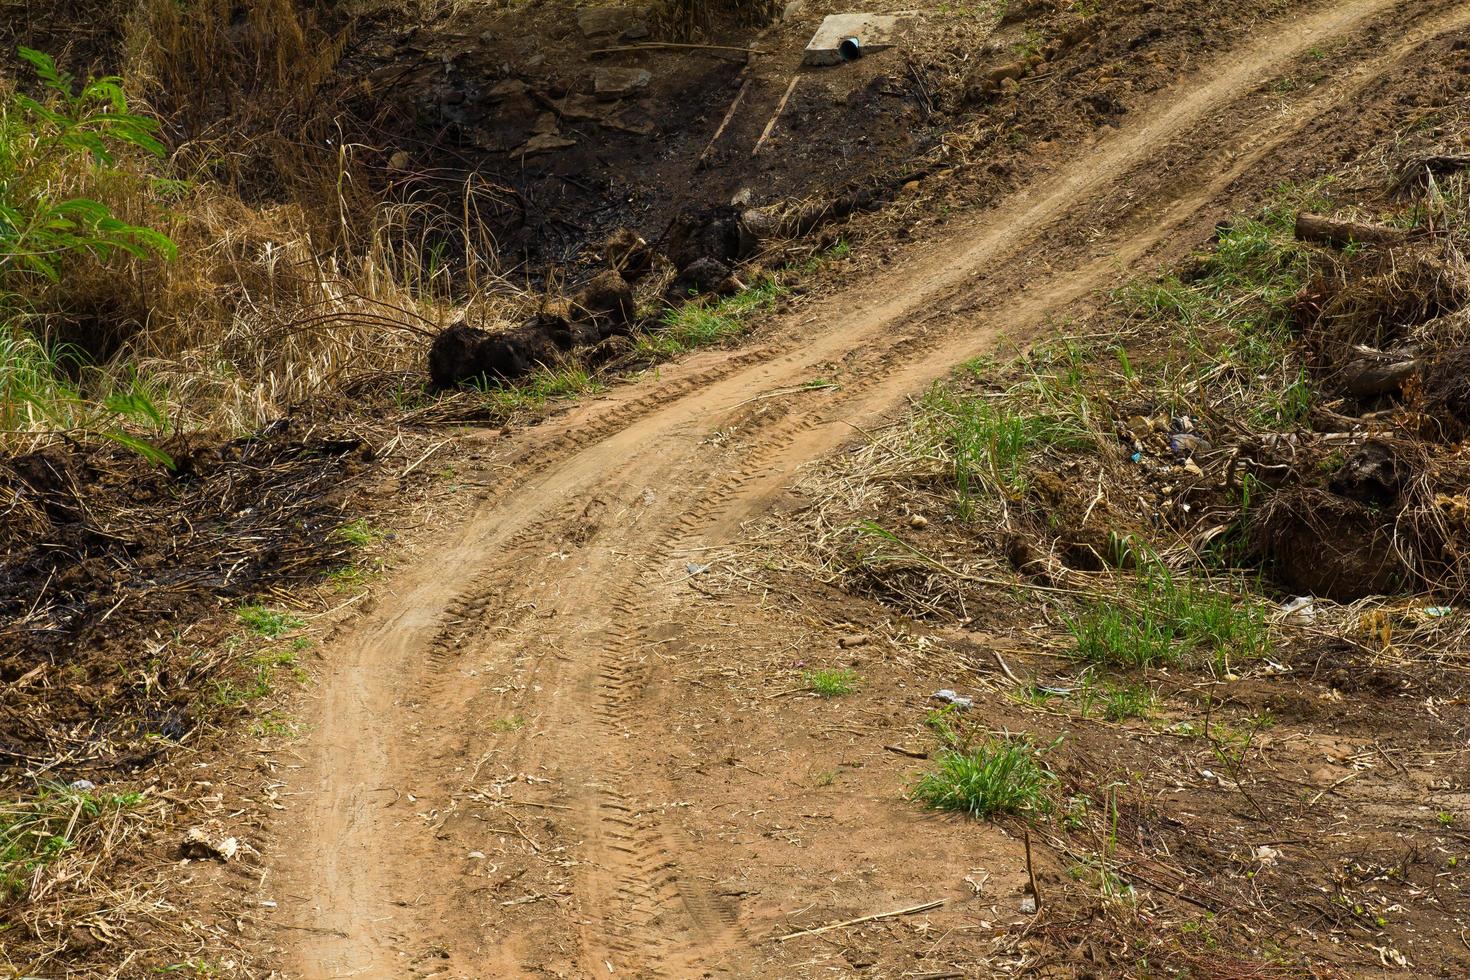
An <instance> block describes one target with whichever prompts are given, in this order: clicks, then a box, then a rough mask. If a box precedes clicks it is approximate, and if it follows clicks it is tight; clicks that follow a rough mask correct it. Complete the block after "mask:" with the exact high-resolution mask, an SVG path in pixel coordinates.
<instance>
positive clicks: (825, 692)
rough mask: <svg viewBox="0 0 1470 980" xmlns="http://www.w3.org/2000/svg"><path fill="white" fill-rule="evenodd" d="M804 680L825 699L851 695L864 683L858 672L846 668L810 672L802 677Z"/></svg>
mask: <svg viewBox="0 0 1470 980" xmlns="http://www.w3.org/2000/svg"><path fill="white" fill-rule="evenodd" d="M802 680H803V681H805V682H806V685H807V686H808V687H810V688H811V689H812V690H813V691H815V692H817V694H820V695H821V696H822V697H824V698H838V697H842V696H843V695H844V694H851V693H852V692H853V691H856V690H857V688H858V684H860V683H861V682H862V678H861V677H859V676H858V674H857V671H855V670H852V669H851V668H846V667H844V668H840V669H837V668H826V669H821V670H809V671H807V672H806V673H805V674H803V675H802Z"/></svg>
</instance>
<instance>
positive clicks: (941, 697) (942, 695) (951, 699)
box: [932, 687, 975, 711]
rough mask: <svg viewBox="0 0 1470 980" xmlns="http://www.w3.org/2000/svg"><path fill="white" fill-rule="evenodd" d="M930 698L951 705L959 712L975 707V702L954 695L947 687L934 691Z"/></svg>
mask: <svg viewBox="0 0 1470 980" xmlns="http://www.w3.org/2000/svg"><path fill="white" fill-rule="evenodd" d="M932 697H933V699H934V700H935V701H943V702H944V703H945V704H952V705H954V706H955V707H956V708H959V709H960V710H961V711H969V710H970V709H971V708H973V707H975V702H974V701H973V700H971V699H970V698H967V697H964V696H963V695H960V694H956V693H955V692H954V691H951V690H950V689H949V688H947V687H946V688H945V689H944V690H942V691H935V692H934V694H933V695H932Z"/></svg>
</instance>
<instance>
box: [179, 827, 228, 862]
mask: <svg viewBox="0 0 1470 980" xmlns="http://www.w3.org/2000/svg"><path fill="white" fill-rule="evenodd" d="M179 850H180V851H181V852H182V853H183V855H184V857H186V858H193V859H195V860H201V859H206V858H212V859H213V860H216V861H228V860H230V859H231V858H233V857H234V856H235V855H236V854H237V853H239V850H240V842H239V841H237V840H236V839H235V838H233V837H227V836H225V834H224V831H223V829H222V828H221V827H220V825H219V822H218V821H214V820H211V821H210V822H209V823H208V824H206V825H205V826H202V827H190V828H189V832H188V833H186V834H185V835H184V840H183V843H182V844H181V845H180V848H179Z"/></svg>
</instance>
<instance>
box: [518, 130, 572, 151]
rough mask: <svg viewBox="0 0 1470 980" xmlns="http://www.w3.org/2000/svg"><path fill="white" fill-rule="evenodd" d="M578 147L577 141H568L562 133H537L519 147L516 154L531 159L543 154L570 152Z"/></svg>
mask: <svg viewBox="0 0 1470 980" xmlns="http://www.w3.org/2000/svg"><path fill="white" fill-rule="evenodd" d="M576 145H577V141H576V140H574V139H568V138H567V137H565V136H563V135H561V134H560V133H537V134H536V135H535V136H532V137H531V138H530V139H528V140H526V142H524V143H522V144H521V145H520V146H519V147H517V148H516V150H515V153H516V155H517V156H523V157H531V156H536V155H538V154H541V153H555V152H556V151H558V150H568V149H571V148H572V147H574V146H576Z"/></svg>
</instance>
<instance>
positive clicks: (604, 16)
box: [577, 7, 648, 41]
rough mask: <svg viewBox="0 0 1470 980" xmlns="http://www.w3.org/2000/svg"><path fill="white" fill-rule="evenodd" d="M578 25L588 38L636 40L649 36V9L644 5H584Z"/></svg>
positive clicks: (578, 14) (578, 15)
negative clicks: (643, 6)
mask: <svg viewBox="0 0 1470 980" xmlns="http://www.w3.org/2000/svg"><path fill="white" fill-rule="evenodd" d="M577 27H578V28H579V29H580V30H581V31H582V36H583V37H586V38H600V39H603V40H606V39H609V38H615V39H618V40H624V41H636V40H638V39H639V38H645V37H647V36H648V11H647V10H645V9H644V8H642V7H583V8H582V9H581V10H579V11H577Z"/></svg>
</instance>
